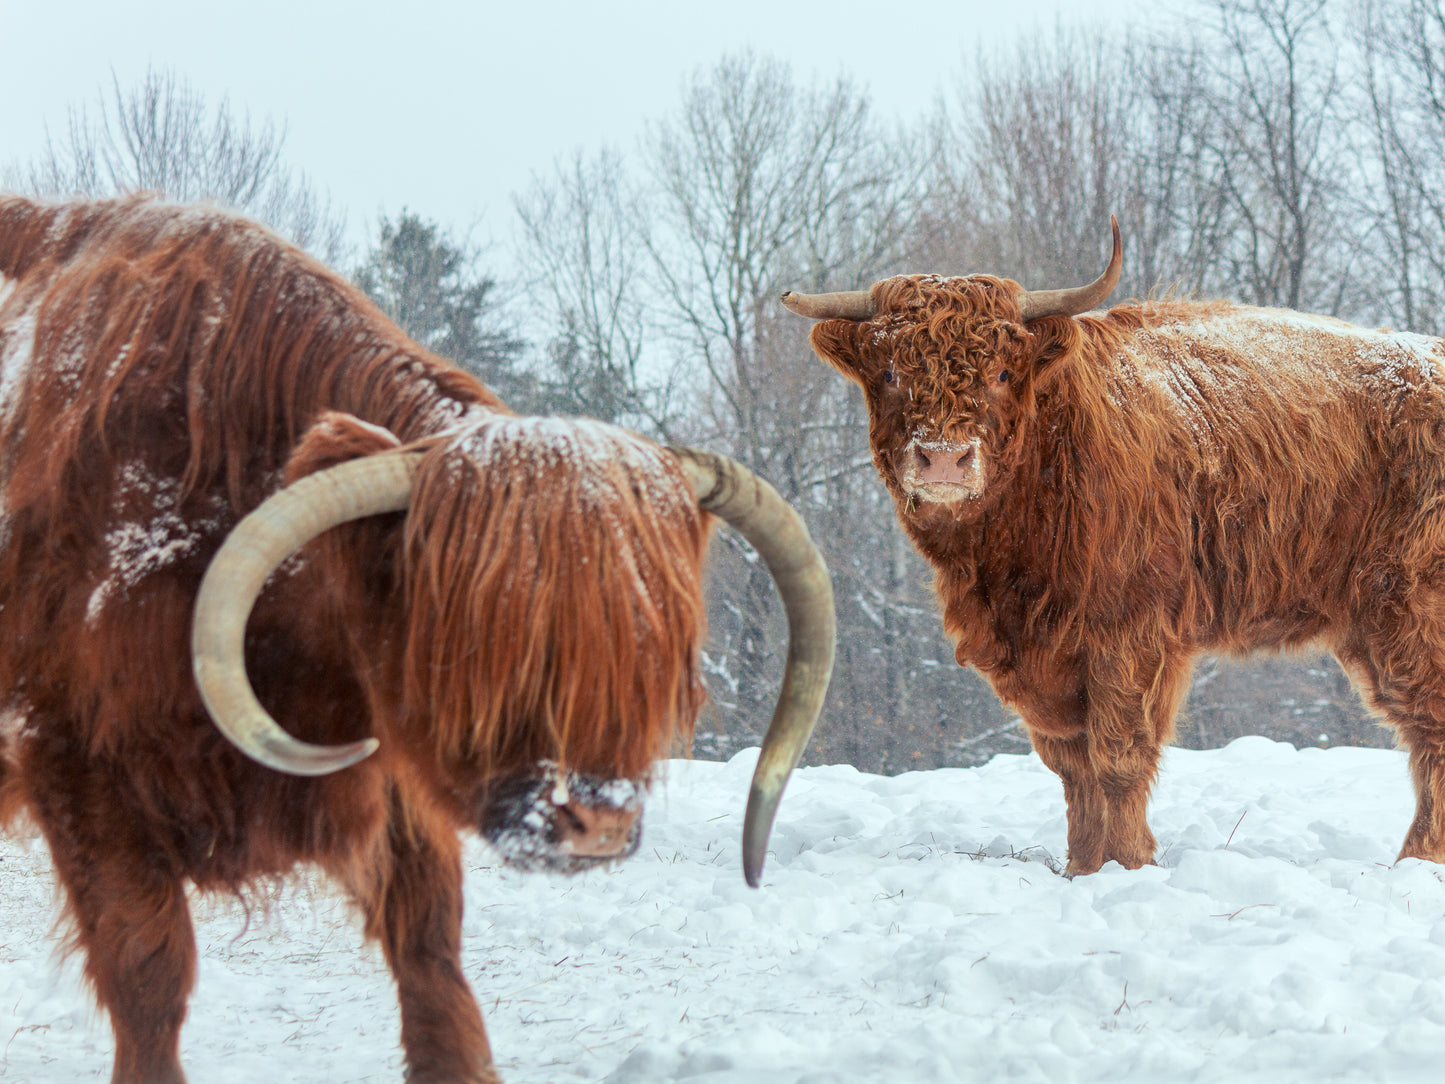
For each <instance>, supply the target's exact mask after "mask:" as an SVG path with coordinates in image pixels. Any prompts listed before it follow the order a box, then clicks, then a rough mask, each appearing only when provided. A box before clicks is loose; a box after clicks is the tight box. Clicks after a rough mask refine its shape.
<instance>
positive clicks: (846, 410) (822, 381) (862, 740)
mask: <svg viewBox="0 0 1445 1084" xmlns="http://www.w3.org/2000/svg"><path fill="white" fill-rule="evenodd" d="M922 146H923V142H922V140H921V139H920V138H918V137H917V135H915V134H910V133H906V132H892V133H890V132H887V131H884V130H882V128H881V127H880V126H879V125H878V124H877V123H876V122H875V121H873V120H872V118H871V113H870V110H869V104H868V100H867V98H866V96H865V95H864V94H862V93H861V92H859V91H858V90H856V89H855V88H854V87H853V86H852V85H851V84H850V83H849V82H848V81H847V80H845V79H839V80H837V81H835V82H833V83H831V84H827V85H822V86H813V87H800V86H798V85H797V84H795V83H794V81H793V79H792V76H791V73H790V72H789V70H788V69H787V68H786V66H784V65H782V64H780V63H778V62H776V61H773V60H770V59H767V58H764V57H760V56H757V55H755V54H750V53H745V54H741V55H737V56H733V57H728V58H725V59H724V60H723V61H722V62H721V63H720V64H718V65H717V66H716V67H714V68H712V69H711V70H709V71H706V72H700V73H699V74H698V75H697V76H696V77H695V78H694V80H693V81H692V83H691V84H690V85H689V87H688V88H687V90H686V92H685V95H684V100H683V103H682V107H681V109H680V110H679V111H678V112H677V113H676V114H674V115H673V116H672V117H669V118H667V119H666V120H664V121H663V122H662V123H660V124H658V125H656V126H654V127H653V128H652V130H651V132H650V135H649V139H648V143H647V148H646V149H647V158H648V165H649V167H650V171H651V174H652V178H653V182H654V185H655V189H656V190H655V194H654V195H653V196H652V198H651V203H650V207H651V209H652V220H653V229H652V230H651V231H650V233H649V235H648V244H649V248H650V251H651V252H652V254H653V257H654V261H655V268H656V281H657V287H656V292H657V294H658V296H659V298H661V299H662V301H663V303H664V304H665V305H666V306H667V309H668V312H669V314H670V315H669V317H668V318H667V319H668V327H669V330H670V334H671V337H672V340H673V342H674V344H675V348H676V349H677V350H678V352H679V356H680V357H682V358H685V359H691V360H692V362H693V364H694V366H695V367H696V371H698V372H699V373H700V375H701V376H702V377H703V378H704V379H703V386H702V392H701V395H702V397H701V411H702V416H701V417H699V419H698V423H697V424H698V429H697V433H698V437H699V438H700V439H704V440H706V441H707V442H708V443H709V444H711V445H714V446H721V447H722V448H724V449H725V450H727V451H729V452H731V453H732V454H734V455H736V456H738V457H739V458H741V459H743V460H744V461H746V462H747V463H749V464H750V465H751V466H753V467H754V468H755V469H757V470H759V471H761V472H762V473H763V474H764V475H765V476H766V477H768V478H769V479H770V480H771V481H772V482H773V483H774V484H775V485H777V486H778V488H779V489H780V490H781V491H782V492H783V493H784V495H785V496H786V497H788V499H789V500H791V501H793V502H794V503H795V504H796V505H797V506H798V507H799V508H800V509H801V510H802V511H803V514H804V515H805V517H806V518H807V520H808V523H809V525H810V529H811V530H812V532H813V535H814V537H815V538H816V539H817V540H818V542H819V544H820V545H821V546H822V548H823V549H824V552H825V554H826V556H827V559H828V561H829V566H830V568H831V569H832V572H833V578H834V587H835V593H836V596H837V599H838V607H839V622H840V628H841V630H842V631H841V633H840V636H839V648H840V659H839V665H838V668H837V670H836V674H837V677H836V678H835V681H834V685H833V690H832V693H831V694H830V695H831V697H832V703H833V705H834V707H833V709H832V715H833V722H832V723H831V724H830V725H829V726H828V727H825V728H820V731H819V734H818V737H817V739H816V742H815V746H814V750H813V753H812V755H815V756H822V757H824V758H827V759H847V760H850V761H852V762H854V763H868V764H872V765H874V766H893V767H906V766H912V765H917V764H921V763H928V764H933V763H939V762H953V763H958V762H960V759H952V760H943V761H940V759H938V751H939V749H940V748H942V747H944V746H947V747H948V750H949V752H948V754H946V755H947V756H957V757H958V758H961V759H962V760H967V758H968V756H969V754H967V753H966V752H963V751H961V750H960V749H959V748H958V747H957V746H956V745H955V743H956V742H957V741H959V740H962V738H963V737H964V736H965V734H967V733H971V732H972V731H973V729H974V723H975V719H976V718H977V717H979V713H980V712H981V713H982V717H984V718H987V719H988V720H990V722H992V723H994V724H995V725H996V724H998V723H999V722H1001V721H1002V720H1001V719H1000V718H999V717H1000V716H1002V714H1003V713H1002V709H1001V708H1000V707H999V706H998V704H997V701H996V700H995V699H994V698H993V696H992V694H990V693H987V692H986V691H985V690H984V689H983V688H982V686H981V684H980V683H979V682H978V681H977V680H976V679H973V678H970V676H969V675H966V674H964V673H963V672H962V671H959V670H958V669H957V668H956V667H955V666H954V665H953V663H952V651H951V649H950V648H949V646H948V644H947V641H946V639H945V638H944V636H943V634H942V631H941V627H940V624H939V620H938V615H937V610H936V603H935V602H934V599H933V596H932V593H931V591H930V590H929V588H928V586H927V573H926V570H925V569H924V568H923V566H922V564H921V562H920V561H919V560H918V558H917V556H916V555H915V554H914V553H913V552H912V550H911V548H910V547H909V546H908V544H907V542H906V541H905V540H903V539H902V537H901V535H900V533H899V531H898V528H897V527H896V525H895V523H894V517H893V514H892V510H891V507H889V506H888V504H887V502H886V501H883V500H882V499H881V494H880V490H879V487H878V485H877V482H876V478H875V477H874V471H873V468H872V464H871V457H870V454H869V449H868V440H867V420H866V411H865V410H864V409H863V404H862V401H861V397H860V396H859V393H858V391H857V389H856V388H852V387H850V386H849V385H848V384H847V382H845V381H843V380H840V379H839V377H838V375H837V374H836V373H833V372H831V371H829V370H828V369H827V367H826V366H824V365H823V364H822V363H820V362H819V361H818V360H817V359H816V358H815V357H814V356H813V353H812V351H811V349H810V347H809V346H808V343H807V333H808V330H809V329H808V327H807V325H806V323H805V322H804V321H800V320H798V319H797V318H796V317H794V316H792V315H790V314H788V313H786V312H784V311H783V310H782V309H781V308H780V307H779V305H778V303H777V297H778V294H779V293H780V292H781V291H782V290H783V289H784V288H799V287H801V288H805V289H808V290H827V289H835V288H847V287H854V286H859V285H866V284H868V283H870V282H872V281H874V280H875V279H877V278H881V277H884V276H885V275H886V274H888V273H889V272H890V271H892V270H895V269H900V268H901V265H902V263H903V261H904V258H905V251H906V245H907V242H908V240H909V238H910V236H911V234H912V231H913V229H914V226H915V223H916V219H917V208H918V198H919V196H920V194H921V189H922V178H923V175H924V170H925V165H926V161H925V158H924V155H923V153H922ZM757 573H758V570H757V566H756V562H755V561H754V560H753V559H752V555H751V554H749V553H747V552H746V551H745V550H744V549H742V548H738V549H732V550H730V549H728V548H726V547H723V548H720V551H719V557H718V559H717V560H716V561H715V566H714V593H713V597H714V599H715V604H714V606H713V609H712V613H711V616H710V620H711V625H712V630H713V632H712V638H711V641H710V643H709V649H708V665H709V666H710V668H711V671H712V675H713V687H714V694H715V699H716V700H717V701H718V703H719V706H720V708H722V709H723V710H724V711H725V712H726V713H727V715H726V718H725V720H724V722H723V725H722V727H721V728H720V729H721V730H722V732H723V733H722V734H721V735H709V734H704V735H703V738H704V740H705V741H708V740H710V741H712V742H714V747H713V748H709V746H708V745H707V744H702V745H700V749H702V750H703V751H708V752H718V753H723V752H727V751H728V749H729V748H735V747H736V744H732V745H729V744H728V743H729V742H731V743H742V742H746V741H751V740H756V737H757V734H758V733H759V732H760V728H761V726H762V724H763V723H764V722H765V721H766V720H765V717H764V716H763V715H762V709H763V708H764V707H765V705H764V704H763V703H762V702H761V699H760V698H759V696H758V695H757V692H756V690H757V689H758V688H761V687H762V686H760V685H759V684H758V683H759V682H760V681H761V680H762V679H763V678H764V676H765V675H767V674H769V673H770V671H772V670H775V669H776V668H777V667H778V665H779V664H780V660H779V658H778V651H777V645H778V644H780V642H781V632H782V630H781V614H780V613H779V612H778V611H777V609H776V608H775V607H774V605H773V600H772V595H771V589H770V588H769V587H768V586H767V583H766V580H765V578H763V577H761V576H760V575H758V574H757ZM960 689H962V690H964V691H963V692H962V693H960ZM920 749H924V750H927V756H928V757H929V758H930V759H929V760H927V761H919V760H914V759H912V754H913V753H916V752H918V751H919V750H920ZM921 755H922V754H921Z"/></svg>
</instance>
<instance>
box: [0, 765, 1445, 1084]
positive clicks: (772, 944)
mask: <svg viewBox="0 0 1445 1084" xmlns="http://www.w3.org/2000/svg"><path fill="white" fill-rule="evenodd" d="M755 758H756V751H755V750H754V751H750V752H747V753H743V754H740V755H739V756H737V757H735V758H734V759H733V760H732V761H731V762H729V763H727V764H717V763H703V762H688V761H674V762H671V763H670V764H669V765H668V766H667V775H666V779H665V781H664V782H663V783H662V784H661V785H660V786H659V787H658V790H657V792H656V793H655V794H654V795H653V797H652V799H651V801H650V803H649V808H648V813H647V817H648V827H647V831H646V835H645V837H644V840H643V844H642V848H641V850H640V851H639V853H638V854H637V855H636V856H635V857H634V858H633V859H631V860H630V861H629V862H628V863H626V864H625V865H623V866H622V867H620V868H618V869H615V870H611V871H607V872H594V873H589V874H586V875H584V876H582V877H579V878H576V879H572V880H558V879H553V878H548V877H545V876H538V875H521V874H516V873H512V872H508V871H505V870H501V869H499V868H497V867H496V866H495V859H494V858H493V856H492V855H491V854H490V853H489V852H488V851H487V850H486V848H485V847H484V846H483V845H482V844H480V843H478V844H475V845H473V846H471V847H470V848H469V849H468V852H467V856H468V864H469V872H468V880H467V905H468V908H467V915H466V920H465V938H466V953H467V955H466V967H467V972H468V975H469V977H470V979H471V981H472V984H473V986H474V987H475V989H476V991H477V994H478V998H479V1000H480V1001H481V1004H482V1008H483V1011H484V1013H485V1014H486V1018H487V1024H488V1027H489V1030H490V1033H491V1039H492V1045H493V1048H494V1050H495V1052H496V1055H497V1058H498V1065H499V1068H500V1069H501V1071H502V1074H503V1077H504V1079H505V1080H506V1081H508V1082H509V1084H566V1082H569V1081H579V1082H580V1081H604V1082H606V1084H660V1082H671V1081H686V1082H688V1084H744V1082H748V1084H755V1082H759V1081H765V1082H773V1081H776V1082H779V1084H863V1082H868V1084H879V1082H897V1084H905V1082H906V1084H928V1082H935V1081H936V1082H952V1081H993V1080H1010V1081H1049V1082H1059V1081H1096V1080H1097V1081H1110V1082H1123V1081H1138V1082H1141V1084H1142V1082H1146V1081H1147V1082H1156V1081H1221V1082H1223V1081H1259V1082H1268V1084H1278V1082H1279V1081H1282V1080H1298V1079H1312V1078H1319V1077H1328V1078H1329V1079H1331V1080H1344V1081H1353V1080H1359V1081H1364V1080H1390V1081H1412V1080H1420V1081H1424V1080H1434V1079H1438V1076H1439V1066H1440V1051H1441V1050H1445V869H1442V868H1441V867H1437V866H1434V865H1432V864H1429V863H1422V862H1417V861H1407V862H1404V863H1401V864H1400V865H1398V866H1394V865H1392V864H1391V862H1392V859H1393V857H1394V855H1395V852H1396V850H1397V849H1398V847H1399V845H1400V841H1401V840H1402V839H1403V838H1404V834H1405V828H1406V826H1407V824H1408V823H1409V820H1410V817H1411V814H1412V811H1413V799H1412V797H1411V793H1410V784H1409V776H1408V771H1407V768H1406V764H1405V760H1404V757H1403V755H1402V754H1399V753H1394V752H1389V751H1383V750H1375V749H1344V748H1337V749H1330V750H1323V751H1322V750H1318V749H1305V750H1300V751H1296V750H1294V749H1293V748H1291V747H1290V746H1287V745H1280V744H1277V743H1274V742H1270V741H1267V740H1265V739H1262V738H1248V739H1243V740H1240V741H1237V742H1235V743H1233V744H1232V745H1230V746H1228V747H1227V748H1225V749H1220V750H1214V751H1210V752H1190V751H1185V750H1171V751H1169V753H1168V754H1167V756H1166V759H1165V762H1164V768H1163V771H1162V772H1161V775H1160V779H1159V782H1158V785H1157V787H1156V789H1155V800H1154V803H1153V806H1152V810H1151V817H1150V819H1151V823H1152V824H1153V827H1154V829H1155V832H1156V834H1157V835H1158V836H1159V841H1160V861H1159V865H1157V866H1153V867H1149V868H1146V869H1142V870H1136V871H1130V870H1125V869H1121V868H1120V867H1118V866H1117V865H1114V864H1110V865H1108V866H1106V867H1105V868H1104V869H1103V870H1101V871H1100V872H1099V873H1097V874H1094V875H1093V876H1089V877H1080V878H1077V879H1075V880H1073V881H1067V880H1064V879H1063V878H1062V877H1060V876H1059V875H1058V873H1057V872H1056V870H1057V868H1058V866H1059V864H1060V863H1061V862H1062V859H1063V856H1064V808H1063V797H1062V793H1061V790H1060V787H1059V784H1058V782H1057V781H1056V780H1055V778H1054V777H1053V776H1052V775H1051V774H1050V773H1049V771H1048V770H1047V769H1046V768H1044V767H1043V765H1042V764H1041V763H1040V762H1039V761H1038V760H1037V759H1036V758H1035V757H1032V756H1028V757H1023V756H1000V757H997V758H995V759H994V760H993V761H991V762H990V763H989V764H986V765H984V766H982V767H979V768H973V769H944V770H939V771H930V772H914V773H909V774H906V775H902V776H897V777H894V778H885V777H881V776H875V775H867V774H864V773H861V772H858V771H856V770H854V769H852V768H849V767H842V766H831V767H819V768H808V769H804V770H802V771H800V772H798V773H796V774H795V776H794V778H793V781H792V783H791V784H790V786H789V789H788V794H787V796H786V797H785V799H784V801H783V804H782V809H781V813H780V816H779V820H778V825H777V828H776V829H775V831H774V834H773V852H772V854H771V855H770V857H769V860H768V865H767V867H766V869H765V871H764V887H763V888H762V889H761V890H759V891H751V890H749V889H748V888H747V887H746V886H745V885H744V884H743V879H742V874H741V872H740V868H739V842H738V837H739V833H740V830H741V824H742V807H743V801H744V796H745V794H746V791H747V785H748V779H749V776H750V773H751V770H752V765H753V762H754V760H755ZM55 904H56V901H55V895H54V891H53V889H52V885H51V880H50V871H49V859H48V857H47V855H46V853H45V851H44V848H43V847H41V846H39V845H30V846H29V847H28V848H27V846H26V845H24V844H20V843H14V842H11V841H6V842H5V843H4V844H3V849H0V953H3V959H4V961H5V967H4V970H3V972H0V1040H3V1052H0V1078H3V1079H5V1080H6V1081H16V1082H17V1084H19V1082H42V1081H60V1080H65V1081H72V1080H91V1079H96V1080H104V1079H106V1078H107V1076H108V1074H109V1071H110V1047H111V1042H110V1035H109V1029H108V1027H107V1025H106V1023H105V1021H104V1019H103V1018H101V1017H100V1016H99V1014H97V1013H95V1012H94V1011H93V1010H92V1009H91V1008H90V1006H89V1001H88V999H87V996H86V994H85V991H84V989H83V987H82V985H81V983H80V980H79V969H78V967H77V966H76V964H75V963H74V962H70V963H61V962H58V960H57V957H56V951H57V944H58V942H57V941H56V939H55V937H54V934H53V930H52V925H53V919H54V916H55V913H56V905H55ZM268 910H269V913H267V914H261V913H252V914H251V915H250V916H249V920H248V916H247V915H246V914H245V913H244V912H243V911H242V910H241V908H240V907H239V906H238V905H236V904H234V903H231V902H228V901H224V900H219V901H218V900H210V899H202V900H198V901H197V906H196V912H197V924H196V925H197V939H198V942H199V944H200V946H201V953H202V960H201V967H200V979H199V983H198V987H197V991H196V995H195V997H194V998H193V1000H192V1004H191V1015H190V1019H189V1022H188V1023H187V1026H186V1030H185V1033H184V1036H183V1053H184V1057H185V1059H186V1063H187V1067H188V1069H189V1072H190V1075H191V1078H192V1079H193V1080H195V1081H197V1082H218V1081H254V1080H259V1079H264V1080H267V1081H268V1082H272V1084H282V1082H285V1081H316V1080H326V1081H335V1082H347V1081H353V1082H360V1081H397V1080H399V1079H400V1078H401V1059H400V1054H399V1050H398V1047H397V1036H398V1024H397V1015H396V1007H395V1000H394V996H393V992H392V989H391V983H390V980H389V978H388V976H387V974H386V971H385V968H384V967H383V965H382V963H381V960H380V956H379V954H378V953H377V952H376V951H375V950H373V949H371V948H369V947H366V946H364V945H363V944H362V942H361V938H360V935H359V933H358V931H357V928H356V925H355V923H354V921H353V919H352V916H351V913H350V912H349V910H348V909H347V907H346V906H345V905H344V904H343V903H341V902H340V901H339V900H338V899H337V898H336V897H335V896H334V894H333V893H332V891H331V889H330V886H329V885H328V884H327V883H326V882H325V881H323V880H321V879H320V878H317V877H309V876H307V877H301V878H297V879H294V880H293V881H292V882H290V884H289V886H288V887H287V888H286V889H285V890H283V892H282V893H281V894H280V895H279V896H278V898H277V899H276V900H274V901H273V903H272V905H271V907H270V908H269V909H268Z"/></svg>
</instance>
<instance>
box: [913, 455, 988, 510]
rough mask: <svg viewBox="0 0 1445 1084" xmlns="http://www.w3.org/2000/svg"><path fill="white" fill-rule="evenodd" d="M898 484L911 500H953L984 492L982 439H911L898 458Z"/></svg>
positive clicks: (950, 501) (944, 501)
mask: <svg viewBox="0 0 1445 1084" xmlns="http://www.w3.org/2000/svg"><path fill="white" fill-rule="evenodd" d="M896 470H897V475H898V484H899V486H900V487H901V488H902V489H903V492H904V493H906V494H907V495H908V496H909V498H910V499H916V500H920V501H932V502H936V503H945V504H946V503H952V502H955V501H964V500H972V499H973V498H975V497H978V496H979V495H980V494H981V493H983V486H984V465H983V448H982V444H981V442H980V441H979V440H977V439H975V440H972V441H969V442H967V443H964V442H960V441H952V440H930V441H924V440H916V439H915V440H910V441H909V442H908V444H907V445H906V446H905V447H904V449H903V452H902V454H901V455H900V456H899V457H898V465H897V467H896Z"/></svg>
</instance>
